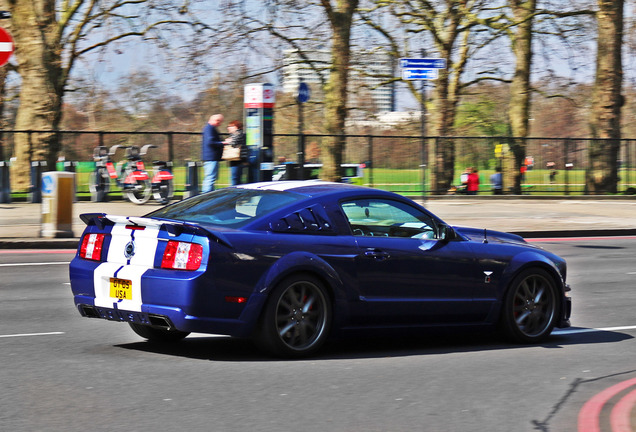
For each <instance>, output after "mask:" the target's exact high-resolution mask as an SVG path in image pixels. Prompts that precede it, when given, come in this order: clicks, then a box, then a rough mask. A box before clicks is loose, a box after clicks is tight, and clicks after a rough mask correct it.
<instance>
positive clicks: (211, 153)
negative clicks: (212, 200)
mask: <svg viewBox="0 0 636 432" xmlns="http://www.w3.org/2000/svg"><path fill="white" fill-rule="evenodd" d="M221 123H223V115H222V114H214V115H213V116H211V117H210V119H209V120H208V122H207V123H206V125H205V126H204V127H203V142H202V143H201V160H202V161H203V186H202V188H201V189H202V192H203V193H206V192H212V191H213V190H214V183H216V179H217V178H218V177H219V161H220V160H221V156H222V155H223V141H221V137H220V135H219V131H218V129H217V127H218V126H220V125H221Z"/></svg>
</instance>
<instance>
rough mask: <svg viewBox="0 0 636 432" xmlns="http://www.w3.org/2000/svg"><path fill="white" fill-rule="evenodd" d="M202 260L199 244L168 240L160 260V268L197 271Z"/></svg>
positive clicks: (201, 248)
mask: <svg viewBox="0 0 636 432" xmlns="http://www.w3.org/2000/svg"><path fill="white" fill-rule="evenodd" d="M202 258H203V247H202V246H201V245H200V244H197V243H188V242H180V241H175V240H170V241H169V242H168V245H167V246H166V250H165V251H164V253H163V258H162V259H161V268H164V269H173V270H197V269H198V268H199V267H200V266H201V259H202Z"/></svg>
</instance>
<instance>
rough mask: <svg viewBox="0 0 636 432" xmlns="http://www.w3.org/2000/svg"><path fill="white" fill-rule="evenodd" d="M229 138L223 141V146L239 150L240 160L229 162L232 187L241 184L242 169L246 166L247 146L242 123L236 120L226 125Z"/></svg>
mask: <svg viewBox="0 0 636 432" xmlns="http://www.w3.org/2000/svg"><path fill="white" fill-rule="evenodd" d="M227 131H228V132H229V133H230V136H229V137H228V138H227V139H226V140H225V141H224V144H225V145H230V146H232V147H234V148H238V149H239V150H240V153H239V154H240V157H241V159H240V160H233V161H230V182H231V184H232V186H236V185H239V184H241V183H242V181H241V178H242V176H243V167H244V166H246V165H247V145H246V144H245V132H243V123H241V122H240V121H238V120H234V121H231V122H230V123H229V124H228V125H227Z"/></svg>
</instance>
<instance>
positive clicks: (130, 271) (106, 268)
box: [93, 223, 159, 312]
mask: <svg viewBox="0 0 636 432" xmlns="http://www.w3.org/2000/svg"><path fill="white" fill-rule="evenodd" d="M158 235H159V227H158V226H146V227H145V229H143V230H131V229H127V228H126V224H125V223H117V224H115V226H114V227H113V229H112V231H111V241H110V246H109V248H108V258H107V262H105V263H103V264H100V265H99V266H98V267H97V268H96V269H95V271H94V272H93V283H94V286H95V306H101V307H107V308H116V309H124V310H128V311H134V312H141V305H142V301H143V299H142V298H141V278H142V276H143V274H144V273H145V272H146V271H147V270H149V269H151V268H153V267H154V259H155V251H156V250H157V244H158V243H159V241H158V240H157V236H158ZM133 236H134V244H135V254H134V255H133V256H132V257H131V258H130V263H128V259H127V258H126V256H125V255H124V250H125V248H126V245H127V244H128V243H129V242H130V241H131V240H132V239H133ZM113 277H116V278H119V279H126V280H129V281H130V282H131V284H132V299H131V300H119V299H116V298H114V297H111V296H110V278H113Z"/></svg>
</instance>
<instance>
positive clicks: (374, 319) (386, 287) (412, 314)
mask: <svg viewBox="0 0 636 432" xmlns="http://www.w3.org/2000/svg"><path fill="white" fill-rule="evenodd" d="M341 206H342V209H343V212H344V214H345V215H346V217H347V219H348V222H349V225H350V227H351V231H352V234H353V236H354V238H355V240H356V242H357V245H358V255H357V257H356V259H355V263H356V271H357V280H358V283H359V287H358V289H359V292H360V296H361V297H360V300H361V302H362V303H364V304H365V309H364V310H366V311H367V315H366V317H364V320H366V321H368V323H377V324H398V325H399V324H412V323H421V324H435V323H453V322H475V321H481V320H483V319H484V318H485V315H486V313H487V310H485V309H486V308H483V307H480V305H479V304H476V303H474V302H473V291H474V289H475V288H476V286H478V285H477V284H479V279H480V278H482V279H483V274H482V275H481V276H480V271H479V265H478V263H477V261H476V260H475V258H474V255H473V254H472V253H471V250H470V248H469V247H468V245H467V242H466V241H463V240H461V239H455V240H450V241H446V240H438V238H437V237H438V233H439V226H438V222H437V221H436V220H435V219H433V218H432V217H431V216H430V215H429V214H427V213H425V212H423V211H421V210H420V209H418V208H416V207H413V206H411V205H409V204H408V203H405V202H402V201H397V200H391V199H384V198H382V199H378V198H372V199H356V200H350V201H346V202H343V203H341ZM482 282H483V281H482Z"/></svg>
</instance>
